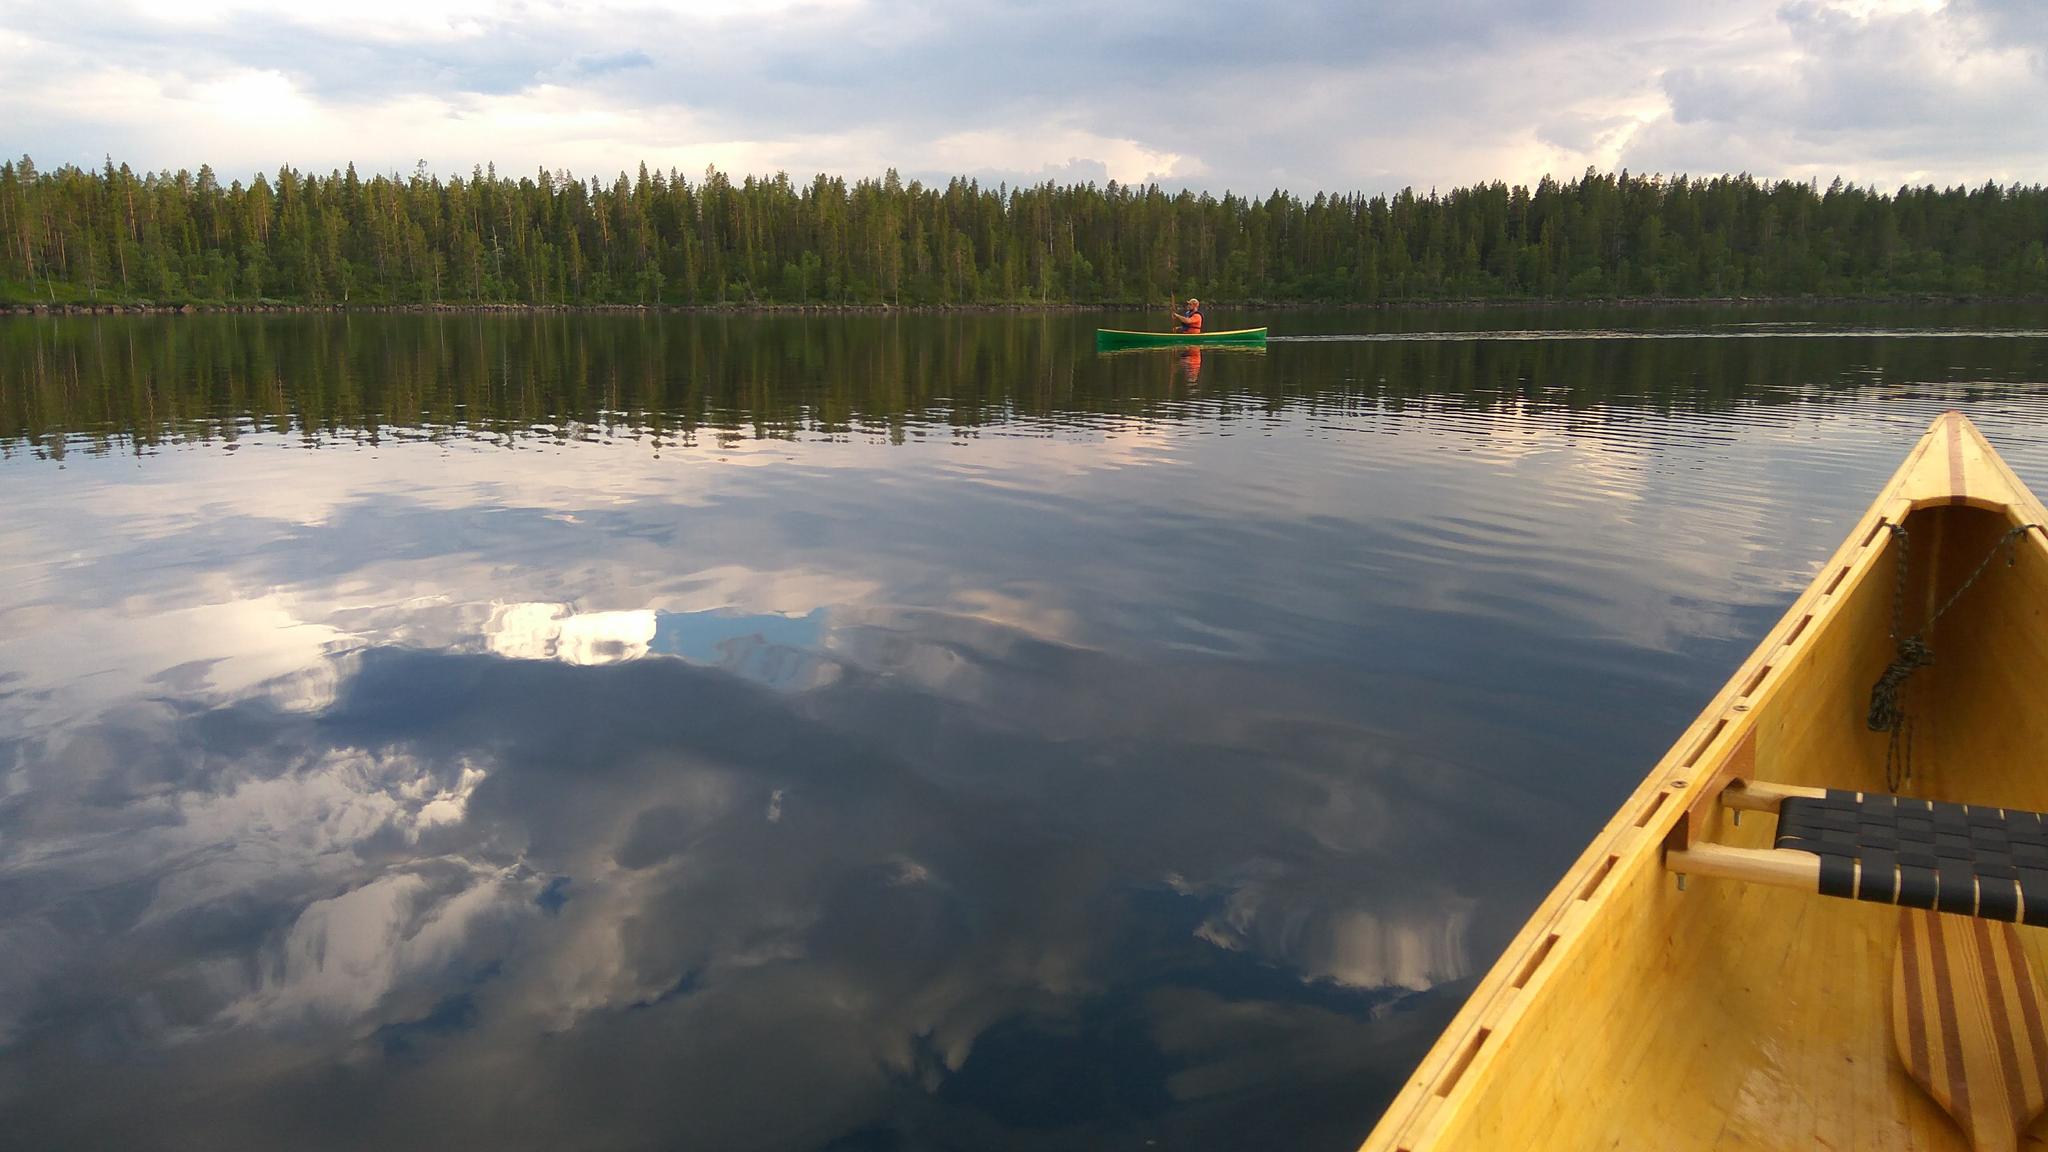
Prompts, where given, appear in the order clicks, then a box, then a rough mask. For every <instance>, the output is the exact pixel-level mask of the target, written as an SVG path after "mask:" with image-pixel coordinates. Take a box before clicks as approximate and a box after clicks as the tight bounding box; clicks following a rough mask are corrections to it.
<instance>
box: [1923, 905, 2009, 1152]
mask: <svg viewBox="0 0 2048 1152" xmlns="http://www.w3.org/2000/svg"><path fill="white" fill-rule="evenodd" d="M2044 1021H2048V995H2044V994H2043V992H2042V990H2041V982H2040V980H2039V979H2038V978H2036V977H2035V975H2034V969H2033V965H2032V964H2030V963H2029V962H2028V960H2027V954H2026V951H2025V949H2023V948H2021V947H2020V940H2019V936H2018V934H2017V933H2015V932H2014V931H2013V927H2012V925H2010V924H2007V923H2005V922H2003V921H1994V920H1980V919H1976V918H1973V917H1966V916H1952V915H1946V914H1942V913H1937V912H1928V911H1924V910H1922V909H1918V908H1902V909H1900V910H1899V952H1898V957H1897V959H1895V960H1894V961H1893V962H1892V1040H1893V1042H1894V1043H1895V1044H1896V1045H1897V1046H1898V1050H1899V1057H1900V1059H1902V1060H1904V1061H1905V1062H1906V1070H1907V1072H1909V1073H1910V1074H1911V1075H1912V1077H1913V1079H1914V1080H1916V1081H1918V1082H1919V1084H1920V1086H1921V1087H1922V1088H1925V1089H1927V1093H1928V1095H1930V1096H1932V1097H1934V1099H1935V1101H1936V1102H1937V1103H1939V1104H1940V1105H1941V1106H1942V1109H1943V1110H1944V1111H1946V1112H1947V1113H1948V1114H1949V1115H1950V1116H1951V1117H1953V1118H1954V1120H1955V1122H1956V1124H1957V1125H1959V1126H1960V1127H1961V1128H1962V1130H1963V1132H1964V1133H1965V1134H1966V1135H1967V1136H1969V1138H1970V1147H1971V1148H1973V1149H1976V1150H1977V1152H2007V1150H2016V1149H2018V1148H2019V1146H2020V1137H2021V1136H2022V1135H2023V1134H2025V1132H2026V1130H2027V1128H2028V1127H2029V1126H2030V1125H2032V1124H2033V1122H2034V1118H2035V1117H2037V1116H2039V1115H2040V1114H2041V1111H2042V1109H2043V1108H2044V1107H2048V1036H2044V1035H2043V1030H2044Z"/></svg>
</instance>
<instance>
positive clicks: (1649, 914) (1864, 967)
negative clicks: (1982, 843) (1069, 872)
mask: <svg viewBox="0 0 2048 1152" xmlns="http://www.w3.org/2000/svg"><path fill="white" fill-rule="evenodd" d="M1948 419H1950V418H1949V417H1944V420H1948ZM1954 419H1956V420H1958V421H1959V420H1960V417H1955V418H1954ZM1964 426H1965V427H1967V425H1966V424H1965V425H1964ZM1942 433H1943V429H1942V426H1941V425H1940V424H1937V428H1936V432H1935V433H1931V434H1930V437H1929V441H1935V440H1936V439H1937V435H1939V434H1942ZM1967 435H1968V437H1969V438H1970V442H1971V443H1974V444H1981V441H1980V440H1976V439H1975V436H1976V434H1975V430H1974V429H1969V430H1968V433H1967ZM1948 439H1949V444H1950V447H1951V449H1953V450H1955V451H1961V450H1962V449H1963V448H1968V447H1969V446H1970V445H1969V444H1964V443H1962V442H1961V441H1960V440H1959V438H1958V437H1956V436H1955V435H1954V434H1953V433H1950V434H1949V436H1948ZM1958 444H1962V447H1961V448H1957V447H1956V445H1958ZM1927 446H1928V442H1927V441H1923V450H1924V449H1926V448H1927ZM1934 450H1935V451H1937V452H1939V451H1941V450H1942V448H1941V445H1940V444H1939V443H1936V444H1935V446H1934ZM1984 452H1985V453H1986V454H1988V453H1989V449H1988V448H1986V449H1984ZM1923 463H1925V464H1928V465H1929V466H1928V467H1927V468H1924V469H1922V470H1921V471H1925V472H1929V473H1938V472H1940V471H1941V470H1942V468H1943V467H1947V466H1946V465H1942V464H1940V462H1939V461H1931V462H1930V461H1923ZM1972 467H1973V468H1975V467H1976V466H1975V465H1972ZM1948 470H1949V472H1950V473H1951V474H1952V475H1954V476H1956V477H1961V476H1962V475H1963V473H1964V471H1965V469H1964V468H1963V466H1962V465H1961V464H1959V463H1958V464H1955V465H1954V466H1953V467H1952V468H1949V469H1948ZM1914 471H1915V467H1914V463H1913V462H1912V461H1909V462H1908V465H1907V467H1905V468H1902V469H1901V478H1899V479H1895V481H1894V484H1893V486H1892V487H1891V488H1890V489H1888V495H1889V497H1890V498H1891V499H1890V501H1889V505H1888V504H1887V497H1880V500H1879V504H1878V505H1877V506H1874V507H1873V508H1872V510H1871V512H1870V514H1868V515H1866V517H1865V518H1864V521H1863V523H1862V524H1860V525H1859V526H1858V529H1857V532H1856V534H1854V535H1852V536H1851V538H1850V539H1849V541H1848V542H1847V543H1845V544H1844V545H1843V547H1842V550H1841V551H1840V552H1838V553H1837V554H1836V556H1835V558H1834V559H1833V560H1831V561H1830V562H1829V564H1828V565H1827V567H1825V568H1824V569H1823V570H1822V571H1821V573H1820V575H1819V577H1818V579H1817V580H1816V581H1815V583H1814V585H1813V587H1812V588H1810V589H1809V590H1808V592H1807V593H1806V594H1805V595H1803V596H1802V597H1801V598H1800V600H1799V602H1798V603H1796V604H1795V605H1794V607H1793V609H1792V610H1791V612H1790V613H1788V615H1787V617H1786V619H1785V620H1784V622H1782V623H1781V624H1780V625H1779V627H1778V628H1776V629H1774V630H1773V632H1772V633H1771V635H1770V637H1769V638H1767V639H1766V641H1765V642H1764V644H1763V646H1762V647H1760V648H1759V649H1758V652H1757V654H1756V655H1755V656H1753V657H1752V658H1751V659H1750V661H1748V662H1747V663H1746V664H1745V665H1744V667H1743V668H1742V669H1741V670H1740V671H1738V673H1737V674H1736V677H1735V679H1734V680H1732V681H1731V682H1730V684H1729V685H1728V687H1727V688H1726V689H1724V690H1723V692H1722V694H1721V695H1720V696H1719V697H1717V699H1716V701H1715V703H1714V704H1713V705H1712V706H1710V707H1709V709H1708V711H1707V713H1706V714H1704V715H1703V716H1702V717H1701V718H1700V720H1699V721H1698V722H1697V723H1696V724H1695V725H1694V726H1693V727H1692V728H1691V729H1689V730H1688V731H1687V733H1686V734H1685V735H1684V736H1683V737H1682V738H1681V739H1680V741H1679V743H1678V745H1677V746H1676V747H1674V749H1673V751H1672V753H1671V754H1670V755H1669V756H1667V757H1666V760H1665V762H1664V763H1663V764H1660V766H1659V768H1660V771H1656V772H1653V773H1652V774H1651V777H1650V778H1649V779H1647V780H1646V781H1645V782H1644V785H1643V787H1642V788H1640V789H1638V790H1637V792H1636V793H1635V795H1633V796H1632V797H1631V798H1630V799H1629V801H1628V802H1627V803H1626V804H1625V805H1624V806H1623V808H1622V809H1621V811H1620V812H1619V813H1618V814H1617V815H1616V816H1615V817H1614V820H1613V822H1612V823H1610V824H1609V825H1608V827H1607V829H1606V830H1605V831H1603V833H1602V834H1601V836H1600V837H1599V838H1596V839H1595V841H1594V842H1593V845H1592V846H1591V847H1589V848H1588V850H1587V854H1586V856H1585V857H1584V858H1582V859H1581V861H1580V862H1579V865H1578V866H1577V867H1576V868H1575V869H1574V870H1573V872H1572V873H1571V874H1569V875H1568V876H1567V878H1566V881H1565V883H1563V884H1561V885H1560V888H1559V891H1557V892H1555V893H1553V894H1552V896H1551V897H1550V898H1549V899H1548V900H1547V901H1546V902H1545V905H1544V906H1543V907H1542V908H1540V909H1539V910H1538V913H1537V916H1536V917H1535V918H1533V919H1532V920H1531V922H1530V924H1529V925H1528V926H1527V927H1526V928H1525V929H1524V930H1523V933H1522V934H1521V935H1520V936H1519V937H1518V938H1517V940H1516V941H1515V943H1514V944H1512V945H1510V947H1509V949H1508V950H1507V953H1506V954H1505V955H1504V956H1503V958H1502V961H1501V963H1500V965H1498V966H1497V967H1496V968H1495V970H1494V972H1493V973H1492V974H1490V975H1489V976H1488V977H1487V978H1486V980H1485V981H1483V982H1482V984H1481V985H1480V988H1479V990H1478V991H1476V992H1475V993H1474V997H1473V1003H1471V1004H1468V1005H1467V1007H1466V1010H1465V1012H1464V1013H1462V1014H1461V1015H1460V1017H1459V1019H1458V1020H1457V1021H1455V1022H1454V1023H1453V1024H1452V1026H1451V1028H1450V1029H1449V1030H1447V1031H1446V1033H1445V1035H1444V1037H1443V1039H1442V1040H1441V1041H1440V1042H1439V1044H1438V1046H1437V1048H1436V1049H1435V1050H1433V1051H1432V1052H1431V1054H1430V1056H1429V1057H1428V1058H1427V1059H1425V1061H1424V1063H1423V1066H1422V1067H1421V1068H1420V1069H1419V1070H1418V1072H1417V1074H1416V1077H1415V1078H1414V1079H1413V1080H1411V1082H1410V1084H1409V1086H1408V1089H1407V1090H1406V1091H1404V1092H1403V1094H1402V1096H1401V1097H1400V1099H1398V1100H1397V1101H1396V1102H1395V1105H1394V1107H1393V1108H1391V1109H1390V1110H1389V1112H1388V1114H1387V1117H1386V1118H1385V1119H1384V1120H1383V1121H1382V1122H1381V1125H1380V1127H1379V1129H1378V1130H1376V1131H1375V1132H1374V1133H1373V1135H1372V1137H1371V1138H1369V1139H1368V1140H1367V1142H1366V1145H1365V1146H1366V1148H1367V1149H1376V1150H1384V1152H1395V1150H1397V1149H1398V1150H1400V1152H1422V1150H1423V1149H1497V1148H1571V1149H1580V1148H1587V1149H1591V1148H1622V1149H1630V1148H1660V1149H1679V1150H1684V1149H1702V1150H1705V1149H1736V1148H1783V1149H1807V1148H1843V1149H1848V1148H1855V1149H1959V1150H1960V1149H1964V1148H1967V1147H1968V1144H1967V1142H1966V1141H1965V1140H1964V1139H1963V1136H1962V1133H1961V1131H1960V1130H1959V1129H1958V1128H1957V1127H1956V1126H1955V1125H1954V1123H1953V1122H1952V1121H1951V1120H1950V1119H1949V1118H1948V1117H1947V1116H1946V1115H1945V1114H1944V1113H1943V1112H1942V1111H1941V1110H1940V1108H1939V1107H1938V1106H1937V1105H1936V1104H1935V1103H1934V1102H1933V1101H1932V1100H1931V1099H1930V1098H1929V1097H1928V1096H1927V1095H1926V1094H1925V1093H1924V1092H1923V1091H1922V1090H1921V1089H1920V1088H1919V1087H1918V1086H1917V1085H1915V1084H1914V1083H1913V1082H1912V1080H1911V1079H1910V1078H1909V1076H1908V1075H1907V1073H1906V1070H1905V1068H1904V1067H1903V1065H1902V1064H1901V1063H1900V1061H1899V1059H1898V1058H1897V1056H1896V1055H1895V1053H1894V1050H1893V1042H1892V1037H1891V1032H1890V1028H1891V1023H1890V1019H1891V1017H1890V1000H1889V993H1890V988H1891V965H1892V958H1893V953H1894V949H1895V942H1896V939H1897V934H1898V924H1899V915H1900V912H1899V910H1898V909H1896V908H1892V907H1889V906H1883V905H1876V904H1868V903H1859V902H1856V901H1852V900H1841V899H1831V898H1826V897H1821V896H1818V895H1814V894H1810V893H1806V892H1801V891H1795V890H1789V889H1784V888H1776V887H1767V886H1764V885H1758V884H1745V883H1742V882H1738V881H1729V880H1718V879H1708V878H1704V877H1694V878H1691V880H1690V883H1689V884H1688V885H1687V889H1686V890H1684V891H1681V890H1680V889H1679V887H1678V885H1677V883H1676V879H1675V877H1674V876H1672V875H1671V874H1670V873H1668V872H1666V871H1665V870H1664V868H1663V866H1662V860H1661V853H1660V851H1659V846H1660V845H1661V843H1662V841H1663V839H1664V837H1665V836H1666V834H1667V831H1668V829H1669V828H1670V827H1671V826H1672V823H1673V821H1674V816H1675V814H1676V813H1677V812H1678V811H1680V810H1682V809H1684V808H1685V807H1686V801H1687V799H1688V796H1689V793H1688V792H1687V791H1686V788H1688V787H1699V786H1704V785H1706V784H1707V783H1708V779H1709V777H1710V776H1711V775H1712V773H1713V772H1714V771H1715V770H1716V769H1717V768H1719V767H1720V766H1721V765H1724V764H1729V763H1733V762H1736V761H1737V760H1738V759H1739V758H1742V757H1749V756H1753V757H1754V766H1755V775H1756V778H1757V779H1759V780H1769V781H1776V782H1780V783H1785V784H1798V785H1806V786H1812V787H1834V788H1850V789H1861V790H1866V791H1891V789H1887V788H1886V784H1885V759H1886V745H1887V737H1886V735H1885V734H1884V733H1879V732H1871V731H1868V730H1867V729H1866V727H1865V723H1864V720H1865V713H1866V709H1867V707H1868V703H1869V696H1870V689H1871V686H1872V684H1873V683H1874V682H1875V681H1876V680H1877V678H1878V676H1879V674H1880V673H1881V672H1882V671H1883V669H1884V668H1885V666H1886V664H1887V663H1888V661H1889V660H1890V659H1891V656H1892V645H1891V641H1890V638H1889V635H1888V630H1889V625H1890V615H1891V610H1892V600H1893V586H1894V583H1895V563H1896V559H1897V556H1898V551H1897V548H1898V545H1897V544H1896V543H1895V541H1894V539H1893V537H1892V535H1891V533H1890V532H1889V531H1888V530H1887V529H1886V528H1885V527H1884V526H1883V525H1882V524H1880V523H1878V519H1879V518H1880V516H1882V515H1886V514H1887V513H1888V514H1889V516H1891V517H1893V518H1898V517H1903V520H1904V524H1905V526H1906V529H1907V532H1908V535H1909V537H1910V541H1911V544H1910V547H1909V548H1908V550H1907V551H1908V554H1909V555H1910V557H1911V563H1910V566H1909V568H1908V574H1907V581H1906V588H1907V593H1906V596H1905V614H1906V618H1907V620H1908V622H1909V630H1910V628H1911V627H1913V626H1916V625H1917V622H1918V621H1920V620H1923V619H1925V618H1926V616H1927V615H1928V614H1929V613H1930V612H1931V611H1932V610H1933V608H1934V607H1935V606H1937V605H1938V604H1939V603H1940V602H1941V601H1943V600H1946V599H1947V598H1948V595H1949V593H1950V592H1951V591H1953V590H1954V589H1955V588H1956V587H1957V586H1958V585H1959V584H1960V583H1961V581H1963V580H1964V579H1965V578H1966V577H1967V576H1968V575H1969V573H1970V571H1971V570H1972V569H1974V568H1975V567H1976V566H1977V565H1978V563H1979V562H1980V561H1981V560H1982V559H1983V558H1984V557H1985V556H1986V555H1987V554H1988V553H1989V552H1990V551H1991V550H1992V549H1993V548H1994V546H1995V545H1996V544H1997V542H1998V541H1999V539H2000V538H2001V537H2002V536H2003V535H2004V534H2005V533H2006V531H2007V529H2008V528H2010V527H2012V526H2014V525H2016V524H2021V523H2029V522H2039V521H2041V520H2042V519H2048V518H2044V517H2043V516H2042V514H2041V511H2040V506H2039V504H2038V502H2037V501H2035V500H2034V499H2033V497H2032V496H2031V495H2028V494H2027V493H2026V492H2025V490H2024V489H2023V488H2020V487H2019V485H2018V482H2017V481H2011V487H2012V490H2013V491H2012V493H2011V495H2010V499H1979V500H1977V501H1976V503H1978V504H1980V505H1982V506H1966V505H1962V504H1955V503H1950V502H1949V500H1950V499H1951V497H1947V496H1944V497H1940V498H1938V499H1913V498H1911V497H1912V495H1913V493H1912V491H1911V487H1910V484H1909V483H1908V481H1909V480H1910V477H1909V476H1908V474H1909V473H1913V472H1914ZM2000 475H2003V476H2004V477H2006V478H2007V479H2009V476H2010V474H2009V473H2006V472H2004V468H2003V465H2002V463H1999V462H1998V461H1996V458H1995V456H1991V457H1990V460H1989V463H1988V464H1986V465H1985V466H1984V467H1983V468H1980V469H1977V470H1976V471H1972V472H1971V476H1972V478H1973V479H1975V478H1979V477H1982V478H1985V479H1986V483H1984V484H1981V485H1979V486H1980V487H1993V486H1992V485H1990V484H1989V483H1988V481H1989V480H1995V479H1998V477H1999V476H2000ZM1909 508H1911V509H1912V510H1911V511H1908V509H1909ZM2010 554H2011V556H2012V557H2013V560H2014V562H2013V563H2012V564H2011V565H2010V566H2008V565H2007V563H2006V562H2005V559H2004V558H2003V557H2001V558H2000V559H1998V560H1996V561H1994V562H1993V563H1992V564H1991V566H1990V567H1988V568H1987V569H1985V570H1984V573H1983V575H1982V576H1981V577H1980V578H1979V579H1978V581H1977V583H1976V584H1975V585H1974V587H1973V588H1972V589H1971V590H1970V591H1969V592H1968V593H1967V594H1965V595H1964V596H1963V597H1962V598H1961V599H1960V600H1959V601H1957V603H1956V604H1955V606H1954V607H1953V608H1952V609H1951V610H1950V611H1949V613H1948V614H1947V615H1946V616H1944V617H1943V618H1942V619H1941V621H1940V622H1939V624H1938V625H1937V626H1936V627H1935V628H1934V630H1933V632H1932V633H1931V645H1932V647H1933V650H1934V653H1935V661H1936V662H1935V664H1934V665H1933V666H1932V667H1927V668H1922V669H1920V670H1919V671H1917V672H1915V673H1914V674H1913V676H1912V677H1911V679H1910V680H1909V681H1908V682H1907V686H1906V688H1905V691H1904V696H1903V699H1904V703H1905V706H1906V708H1907V711H1908V714H1909V715H1910V716H1911V717H1912V723H1913V728H1912V733H1913V740H1912V766H1913V777H1912V779H1911V780H1909V781H1908V782H1907V783H1906V784H1905V786H1904V787H1902V788H1899V789H1896V791H1898V792H1899V793H1901V794H1905V795H1915V796H1924V797H1928V798H1931V799H1936V800H1948V801H1959V802H1964V803H1970V804H1995V805H1999V806H2003V807H2018V808H2025V809H2030V810H2035V811H2041V810H2048V763H2044V760H2048V708H2044V707H2042V705H2043V703H2044V697H2048V620H2044V618H2043V610H2044V607H2048V540H2044V534H2043V533H2042V532H2041V531H2039V530H2034V531H2029V532H2027V533H2026V534H2025V535H2024V536H2023V537H2021V538H2020V539H2019V540H2018V541H2017V542H2016V544H2015V546H2014V547H2013V548H2012V549H2011V553H2010ZM1693 794H1696V793H1693ZM1709 807H1710V809H1711V806H1709ZM1773 828H1774V821H1773V819H1772V818H1771V817H1769V816H1768V815H1765V814H1762V813H1751V814H1749V815H1747V816H1746V817H1745V818H1744V819H1743V821H1742V823H1741V825H1739V826H1737V825H1735V824H1734V823H1733V821H1732V820H1731V819H1730V817H1729V816H1728V815H1727V814H1725V813H1721V812H1719V811H1717V810H1716V811H1714V812H1713V814H1712V815H1710V816H1708V817H1707V819H1706V827H1705V832H1706V835H1707V837H1708V838H1710V839H1713V840H1717V841H1720V842H1722V843H1726V844H1730V845H1734V846H1738V847H1755V848H1768V847H1770V846H1771V845H1770V842H1769V840H1770V836H1771V832H1772V830H1773ZM2018 935H2019V938H2020V940H2021V941H2022V943H2023V946H2024V947H2025V949H2026V951H2027V952H2028V954H2029V955H2030V957H2031V959H2032V961H2033V964H2034V966H2035V971H2036V972H2037V973H2039V972H2048V929H2044V928H2036V927H2025V926H2022V927H2020V928H2019V929H2018ZM1461 1081H1463V1082H1464V1083H1461ZM2031 1136H2032V1138H2033V1139H2034V1140H2039V1141H2048V1119H2044V1120H2042V1121H2040V1122H2037V1123H2036V1124H2035V1125H2034V1126H2033V1128H2032V1130H2031Z"/></svg>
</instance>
